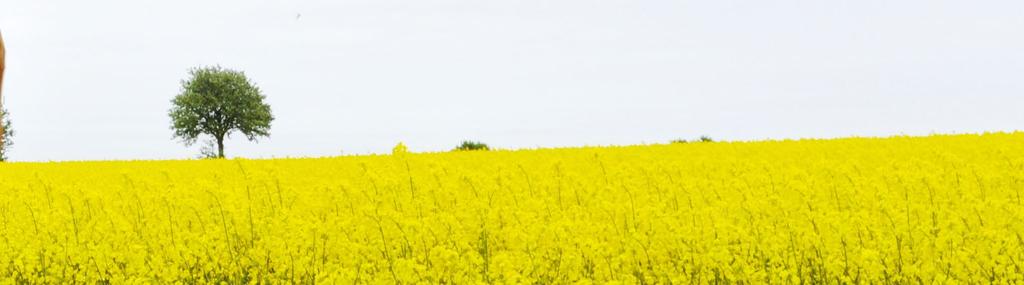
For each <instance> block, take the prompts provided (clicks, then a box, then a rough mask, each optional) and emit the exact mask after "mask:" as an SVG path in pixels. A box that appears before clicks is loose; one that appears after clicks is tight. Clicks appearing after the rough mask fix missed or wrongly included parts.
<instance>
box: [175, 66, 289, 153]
mask: <svg viewBox="0 0 1024 285" xmlns="http://www.w3.org/2000/svg"><path fill="white" fill-rule="evenodd" d="M189 75H190V76H191V77H190V78H189V79H186V80H183V81H182V83H181V85H182V91H181V94H178V95H177V96H176V97H174V99H173V100H171V103H172V105H173V106H172V107H171V110H170V111H169V115H170V117H171V129H172V130H173V131H174V137H175V138H179V139H181V140H182V141H183V142H184V143H185V145H186V146H188V145H192V144H193V143H195V142H196V140H197V139H199V137H200V136H201V135H208V136H210V137H211V138H212V139H213V142H215V143H216V147H217V151H216V155H215V156H216V157H219V158H223V157H224V139H225V138H227V137H230V135H231V134H232V133H234V132H239V133H242V134H243V135H245V137H246V138H247V139H249V141H256V140H257V138H259V137H269V136H270V123H271V121H273V120H274V116H273V114H271V112H270V105H267V104H266V103H265V102H264V99H266V96H264V95H263V93H262V92H261V91H260V89H259V87H256V86H255V85H254V84H253V83H251V82H250V81H249V79H248V78H247V77H246V76H245V74H244V73H243V72H240V71H235V70H230V69H225V68H221V67H219V66H214V67H203V68H194V69H192V70H190V71H189Z"/></svg>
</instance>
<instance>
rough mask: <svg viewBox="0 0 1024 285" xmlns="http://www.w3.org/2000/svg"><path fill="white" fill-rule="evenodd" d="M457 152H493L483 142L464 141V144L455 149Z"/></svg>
mask: <svg viewBox="0 0 1024 285" xmlns="http://www.w3.org/2000/svg"><path fill="white" fill-rule="evenodd" d="M455 150H457V151H461V150H491V148H490V147H488V146H487V144H485V143H482V142H476V141H462V144H460V145H459V146H457V147H455Z"/></svg>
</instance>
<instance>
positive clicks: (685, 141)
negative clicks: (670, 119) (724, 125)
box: [671, 136, 715, 143]
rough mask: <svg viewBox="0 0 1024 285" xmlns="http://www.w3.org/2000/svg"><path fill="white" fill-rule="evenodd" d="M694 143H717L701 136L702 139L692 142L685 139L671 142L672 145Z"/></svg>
mask: <svg viewBox="0 0 1024 285" xmlns="http://www.w3.org/2000/svg"><path fill="white" fill-rule="evenodd" d="M692 142H693V143H697V142H715V140H713V139H711V137H709V136H700V138H698V139H696V140H692V141H688V140H684V139H674V140H672V141H671V143H692Z"/></svg>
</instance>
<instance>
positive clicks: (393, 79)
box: [0, 0, 1024, 161]
mask: <svg viewBox="0 0 1024 285" xmlns="http://www.w3.org/2000/svg"><path fill="white" fill-rule="evenodd" d="M0 31H2V32H3V36H4V40H5V42H6V43H7V49H8V50H7V52H8V53H7V55H8V59H7V60H8V67H7V77H6V80H5V82H4V88H5V90H4V92H3V95H4V97H6V98H5V102H6V108H7V109H8V110H9V111H10V112H11V114H12V118H13V120H14V124H15V130H16V131H17V136H16V137H15V143H16V144H15V146H14V148H13V149H12V150H11V153H10V155H11V158H12V159H13V160H16V161H51V160H58V161H63V160H107V159H183V158H193V157H195V156H196V155H197V154H198V146H193V147H185V146H184V145H182V144H181V143H179V142H178V141H176V140H173V139H172V138H171V134H172V133H171V130H170V129H169V126H170V119H169V118H168V116H167V110H168V109H169V108H170V100H171V98H173V97H174V96H175V95H176V94H178V92H179V91H180V88H181V87H180V81H181V80H182V79H184V78H185V77H186V76H187V71H188V69H189V68H191V67H196V66H205V65H218V64H219V65H221V66H223V67H226V68H231V69H237V70H242V71H244V72H246V74H247V75H248V76H249V77H250V79H251V80H253V81H254V82H256V83H257V85H258V86H259V87H261V88H262V89H263V91H264V92H265V94H266V96H267V101H268V103H269V104H270V105H271V108H272V110H273V113H274V115H275V116H276V117H277V120H275V121H274V122H273V125H272V129H271V137H270V138H269V139H263V140H261V141H260V142H259V143H250V142H246V141H245V140H244V139H243V137H242V136H238V135H236V136H235V137H234V139H232V140H231V141H229V142H228V144H227V152H228V156H229V157H239V156H241V157H250V158H261V157H305V156H332V155H340V154H365V153H385V152H389V151H390V149H391V148H392V147H393V146H394V145H395V144H396V143H398V142H399V141H404V142H405V143H406V144H407V145H408V146H409V148H410V150H412V151H442V150H448V149H451V148H452V147H454V146H455V145H456V144H457V143H458V142H459V141H461V140H463V139H472V140H480V141H483V142H486V143H488V144H490V145H492V146H495V147H500V148H534V147H557V146H580V145H622V144H639V143H661V142H667V141H669V140H671V139H675V138H687V139H692V138H696V137H699V136H701V135H709V136H711V137H714V138H715V139H720V140H759V139H787V138H807V137H814V138H822V137H847V136H887V135H898V134H908V135H926V134H930V133H965V132H972V133H973V132H984V131H1013V130H1020V129H1024V1H1012V0H1006V1H984V0H980V1H962V0H957V1H941V0H901V1H890V0H851V1H840V0H828V1H821V0H804V1H792V0H791V1H772V0H749V1H725V0H704V1H685V0H678V1H653V0H622V1H600V0H544V1H539V0H507V1H489V0H407V1H395V0H335V1H283V0H278V1H251V0H247V1H242V0H230V1H228V0H224V1H215V0H204V1H196V0H183V1H145V0H143V1H139V0H131V1H128V0H125V1H107V0H92V1H80V0H47V1H38V0H3V2H0Z"/></svg>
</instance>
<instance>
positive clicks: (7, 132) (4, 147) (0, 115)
mask: <svg viewBox="0 0 1024 285" xmlns="http://www.w3.org/2000/svg"><path fill="white" fill-rule="evenodd" d="M0 124H3V126H4V128H3V129H4V131H3V132H4V133H3V143H0V161H7V158H8V157H7V154H8V152H9V151H10V150H11V146H12V145H14V129H13V128H11V117H10V114H9V113H7V110H0Z"/></svg>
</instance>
